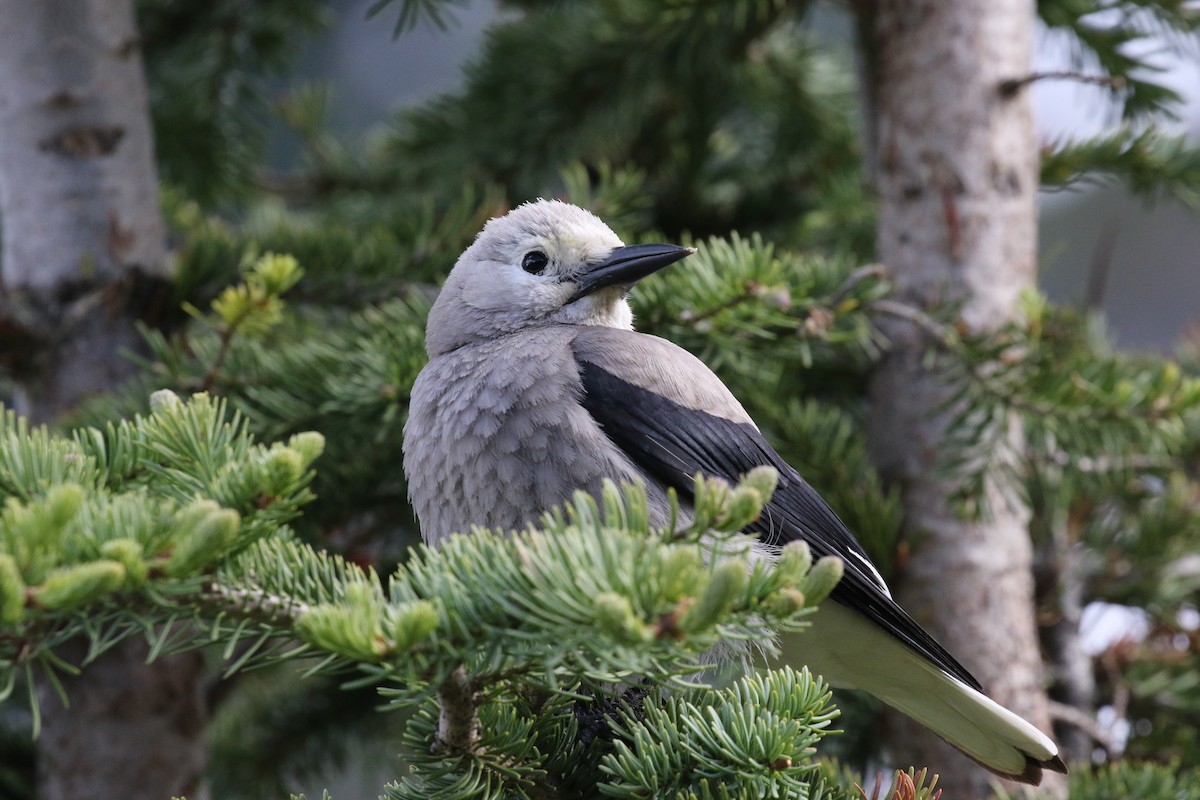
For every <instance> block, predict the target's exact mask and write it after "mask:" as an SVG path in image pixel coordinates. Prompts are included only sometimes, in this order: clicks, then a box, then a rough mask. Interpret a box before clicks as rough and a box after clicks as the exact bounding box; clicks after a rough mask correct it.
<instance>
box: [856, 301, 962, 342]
mask: <svg viewBox="0 0 1200 800" xmlns="http://www.w3.org/2000/svg"><path fill="white" fill-rule="evenodd" d="M868 308H870V310H872V311H878V312H879V313H881V314H888V315H889V316H893V317H898V318H899V319H903V320H906V321H908V322H911V323H913V324H914V325H916V326H917V327H918V328H920V329H921V330H923V331H925V332H926V333H928V334H930V335H931V336H933V338H935V339H937V340H938V341H939V342H941V343H942V344H944V345H946V346H950V345H953V344H954V343H955V342H956V341H958V337H957V336H955V335H954V332H953V331H952V330H951V328H950V327H948V326H946V325H943V324H942V323H940V322H938V321H937V320H936V319H934V318H933V317H931V316H929V315H928V314H926V313H925V312H924V311H922V310H921V309H919V308H916V307H915V306H910V305H907V304H905V303H898V302H896V301H895V300H888V299H886V298H885V299H882V300H876V301H874V302H872V303H871V305H870V306H868Z"/></svg>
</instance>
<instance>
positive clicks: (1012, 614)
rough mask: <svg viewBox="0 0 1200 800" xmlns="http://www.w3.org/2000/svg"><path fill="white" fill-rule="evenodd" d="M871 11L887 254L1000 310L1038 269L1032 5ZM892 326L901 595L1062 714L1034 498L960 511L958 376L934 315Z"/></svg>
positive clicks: (881, 386)
mask: <svg viewBox="0 0 1200 800" xmlns="http://www.w3.org/2000/svg"><path fill="white" fill-rule="evenodd" d="M862 13H863V15H864V16H863V22H864V24H863V25H862V29H863V30H864V34H865V35H864V42H863V46H864V47H865V48H869V51H868V52H869V57H867V58H864V59H863V63H864V64H866V65H867V68H868V69H869V70H870V74H869V75H868V80H871V81H872V83H873V85H872V86H871V90H870V91H869V92H867V93H866V96H868V97H873V98H874V102H875V104H876V105H875V107H874V108H873V109H870V110H869V111H868V119H869V120H870V122H871V124H872V126H873V131H872V135H871V136H870V137H869V141H871V142H872V144H873V147H872V151H873V154H872V155H873V158H874V163H873V164H872V165H871V167H872V169H871V171H872V173H873V175H874V179H875V182H876V186H877V189H878V193H879V201H880V209H879V214H880V216H879V227H878V231H877V234H878V235H877V247H878V256H879V259H880V260H881V261H882V263H883V264H885V265H886V267H887V269H888V272H889V275H890V276H891V279H892V280H893V282H894V285H895V290H896V296H897V298H898V299H900V300H902V301H904V302H906V303H909V304H912V305H913V306H916V307H917V308H920V309H928V308H932V307H933V306H935V305H940V304H942V303H945V302H947V301H957V302H961V303H962V311H961V324H962V325H964V326H965V327H966V328H967V329H970V330H974V331H979V330H987V329H991V328H995V327H997V326H999V325H1002V324H1003V323H1005V322H1006V321H1007V320H1009V319H1011V318H1012V316H1013V315H1014V313H1016V306H1017V301H1018V298H1019V295H1020V293H1021V291H1022V290H1024V289H1026V288H1028V287H1031V286H1032V285H1033V282H1034V273H1035V247H1036V237H1035V232H1036V227H1035V212H1036V192H1037V146H1036V142H1035V139H1034V131H1033V123H1032V119H1031V115H1030V108H1029V102H1028V97H1027V96H1026V94H1025V93H1023V92H1022V93H1017V94H1015V95H1013V94H1005V93H1004V92H1002V90H1001V82H1002V81H1004V80H1005V79H1009V78H1017V77H1021V76H1023V75H1025V74H1027V73H1028V71H1029V69H1030V63H1031V59H1030V55H1031V54H1030V48H1031V46H1032V42H1033V23H1034V4H1033V2H1032V0H959V1H958V2H945V0H876V2H874V3H872V4H869V5H868V6H867V7H865V8H863V9H862ZM886 333H887V335H888V336H889V338H890V340H891V343H892V346H891V349H890V350H889V353H888V355H887V356H886V357H885V359H884V360H883V362H882V363H881V364H880V366H879V369H878V371H877V372H876V373H875V375H874V376H873V378H872V384H871V401H872V402H871V409H872V412H871V413H872V419H871V438H872V448H873V453H874V455H875V457H876V461H877V463H878V465H879V466H880V468H881V470H882V471H883V473H884V474H885V475H886V476H887V477H888V478H889V479H890V480H892V481H893V482H895V483H896V484H897V485H899V486H900V487H901V490H902V492H903V498H904V504H905V511H906V521H905V536H906V537H907V541H908V544H909V545H910V548H911V550H910V553H911V555H910V558H909V559H908V566H907V572H906V574H905V575H904V576H903V579H902V581H901V583H902V585H901V586H900V587H899V588H900V601H901V604H902V605H904V606H905V608H907V609H908V611H909V612H910V613H911V614H912V615H913V616H914V617H915V618H916V619H917V621H918V622H920V623H921V624H922V625H924V626H925V627H926V628H928V629H929V631H930V632H931V633H932V634H933V635H934V636H935V637H936V638H937V639H938V640H940V641H941V642H942V643H944V644H945V645H946V647H947V648H948V649H949V650H950V652H952V653H954V654H955V655H956V657H958V658H959V659H960V660H961V661H962V662H963V664H964V665H965V666H966V667H967V668H968V669H970V670H971V671H972V672H973V673H974V674H975V675H976V676H977V677H978V678H979V680H980V681H981V682H982V683H983V685H984V687H985V688H986V689H987V691H988V693H989V694H990V695H991V696H992V697H993V698H995V699H996V700H997V701H999V702H1000V703H1002V704H1004V705H1005V706H1007V707H1008V708H1011V709H1012V710H1013V711H1015V712H1016V713H1018V714H1020V715H1021V716H1023V717H1025V718H1026V719H1028V720H1030V721H1031V722H1033V723H1034V724H1035V725H1037V726H1038V727H1040V728H1042V729H1044V730H1049V718H1048V714H1047V705H1046V694H1045V689H1044V686H1043V668H1042V662H1041V658H1040V656H1039V653H1038V642H1037V635H1036V625H1035V621H1034V605H1033V578H1032V547H1031V543H1030V539H1029V531H1028V520H1029V513H1028V510H1027V509H1026V508H1024V507H1022V506H1021V505H1020V503H1019V501H1018V500H1016V499H1015V498H1011V497H1005V498H1001V497H1000V492H999V490H998V489H997V488H996V483H995V482H991V486H990V488H989V490H988V493H989V495H991V496H990V497H989V498H988V499H989V509H990V515H989V516H988V517H987V518H986V519H978V520H964V519H962V518H960V517H959V516H958V515H956V513H955V511H954V510H953V508H952V505H951V502H950V499H949V498H950V494H951V491H952V489H953V485H952V483H951V482H949V481H947V480H943V479H939V477H937V476H936V475H935V474H934V465H935V464H936V463H937V462H938V459H939V457H940V455H941V453H942V447H943V444H942V442H943V437H944V435H945V431H946V427H947V424H948V422H949V419H950V416H951V412H945V411H943V412H935V409H937V408H939V406H940V405H942V404H943V402H944V401H945V399H946V398H947V397H948V396H949V395H950V393H951V391H952V387H950V386H948V385H947V382H946V378H945V376H944V375H941V374H939V373H938V371H937V369H936V368H931V367H930V366H929V365H928V363H927V362H926V361H925V360H924V356H925V354H926V352H927V350H928V349H929V348H930V346H931V342H930V341H929V334H928V333H927V332H926V331H924V330H922V329H921V328H920V327H919V326H916V325H913V324H911V323H908V322H900V321H898V320H897V321H896V323H895V324H892V325H888V326H887V327H886ZM1013 444H1014V445H1015V444H1018V442H1014V443H1013ZM897 728H898V730H899V733H900V735H898V736H896V737H895V738H894V742H893V744H894V755H895V757H896V760H897V761H898V762H899V763H900V764H904V765H908V764H915V765H917V766H928V767H929V768H930V769H931V770H932V771H934V772H937V773H939V774H940V775H941V781H940V783H939V786H944V787H945V789H946V794H947V796H948V797H954V798H956V800H967V799H968V798H984V797H988V796H989V795H990V792H989V791H988V783H989V781H990V780H991V776H990V775H989V774H988V773H986V772H985V771H984V770H983V769H982V768H980V767H977V766H975V765H974V764H973V763H972V762H970V761H969V760H967V759H966V758H965V757H964V756H961V755H959V754H958V753H957V752H956V751H954V750H953V749H952V748H950V747H949V745H947V744H945V743H944V742H942V741H941V740H940V739H938V738H937V737H935V736H933V734H931V733H929V732H928V731H926V730H924V729H922V728H918V727H917V726H916V725H914V724H913V723H911V722H909V721H908V720H897ZM1057 781H1058V778H1057V776H1049V775H1048V776H1047V783H1048V784H1052V785H1053V784H1055V783H1056V782H1057ZM1057 786H1058V787H1059V791H1062V786H1063V784H1061V783H1057Z"/></svg>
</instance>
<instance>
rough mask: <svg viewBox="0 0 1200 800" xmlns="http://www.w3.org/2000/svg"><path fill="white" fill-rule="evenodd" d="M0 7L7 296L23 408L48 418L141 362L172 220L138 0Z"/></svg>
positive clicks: (41, 0)
mask: <svg viewBox="0 0 1200 800" xmlns="http://www.w3.org/2000/svg"><path fill="white" fill-rule="evenodd" d="M0 19H2V20H3V21H4V22H3V24H2V25H0V220H2V222H3V225H4V236H3V240H4V241H3V250H2V251H0V276H2V278H3V288H2V290H0V299H2V300H3V306H4V308H3V311H4V317H5V321H6V322H13V323H16V327H17V328H18V329H19V330H20V332H21V335H22V336H23V337H24V338H23V341H22V343H23V344H24V349H25V350H26V352H24V353H18V354H14V355H13V358H15V359H18V360H20V361H21V363H19V364H18V365H17V367H18V369H17V371H18V372H19V373H20V374H18V383H20V384H21V395H20V396H19V397H18V398H17V401H18V405H19V406H20V407H19V408H18V409H17V410H18V411H20V412H22V413H26V414H28V415H29V416H31V417H33V418H35V419H39V420H48V419H52V418H53V417H55V416H57V415H58V414H59V413H60V412H62V411H64V410H68V409H69V408H71V407H72V406H73V405H74V404H75V403H76V402H77V401H78V400H79V399H80V397H82V396H84V395H86V394H87V393H89V391H96V390H97V389H104V388H109V387H111V386H112V385H113V384H114V383H115V382H116V381H118V380H119V379H120V378H122V377H124V376H125V375H127V374H128V373H129V372H130V367H129V365H128V362H127V360H126V359H124V358H121V357H120V356H119V355H118V350H119V349H120V348H122V347H127V346H136V345H137V344H138V341H139V340H138V337H137V334H136V332H135V331H134V330H133V326H132V324H130V320H129V319H127V316H128V315H127V313H126V312H127V310H128V306H129V305H130V298H131V296H132V297H133V298H134V299H136V295H137V288H136V284H137V283H138V282H139V281H144V280H145V279H146V278H148V277H152V278H156V279H159V280H161V279H164V278H165V277H166V276H167V269H168V265H167V258H166V244H165V232H164V226H163V221H162V215H161V213H160V211H159V207H158V180H157V175H156V171H155V166H154V143H153V136H152V132H151V128H150V118H149V112H148V108H147V100H146V82H145V77H144V75H143V74H142V61H141V51H140V49H139V47H138V38H137V30H136V28H135V26H134V17H133V6H132V2H131V0H38V1H37V2H28V0H0ZM22 356H23V357H24V358H23V359H22Z"/></svg>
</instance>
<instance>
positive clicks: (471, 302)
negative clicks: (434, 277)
mask: <svg viewBox="0 0 1200 800" xmlns="http://www.w3.org/2000/svg"><path fill="white" fill-rule="evenodd" d="M693 252H695V250H693V249H692V248H690V247H678V246H676V245H665V244H637V245H628V246H627V245H624V244H622V242H621V240H620V239H619V238H618V237H617V235H616V234H615V233H613V232H612V230H611V229H609V227H608V226H607V225H605V224H604V223H603V222H601V221H600V220H599V219H598V218H597V217H596V216H595V215H593V214H592V213H591V212H589V211H585V210H584V209H582V208H578V207H576V206H573V205H569V204H567V203H562V202H559V201H557V200H538V201H536V202H532V203H526V204H524V205H522V206H520V207H518V208H516V209H514V210H513V211H511V212H509V213H508V214H506V215H505V216H503V217H497V218H496V219H493V220H491V221H490V222H488V223H487V225H485V226H484V227H483V231H481V232H480V234H479V236H478V237H477V238H476V239H475V243H474V244H472V245H471V246H470V247H468V248H467V249H466V250H465V251H464V252H463V254H462V255H461V256H460V257H459V259H458V262H457V263H456V264H455V265H454V269H453V270H451V272H450V276H449V277H448V278H447V279H446V284H445V286H443V287H442V291H441V293H440V294H439V295H438V299H437V301H436V302H435V303H434V305H433V309H432V310H431V311H430V313H429V323H428V326H427V329H426V336H425V341H426V349H427V350H428V351H429V355H430V356H431V357H432V356H436V355H439V354H441V353H446V352H449V351H451V350H454V349H456V348H458V347H461V346H463V345H465V344H469V343H471V342H475V341H480V340H485V339H493V338H495V337H497V336H504V335H507V334H510V333H516V332H517V331H521V330H524V329H526V328H530V327H535V326H541V325H547V324H557V323H566V324H573V325H606V326H608V327H613V328H626V329H628V328H631V327H632V326H633V313H632V312H631V311H630V309H629V304H628V303H627V302H626V301H625V296H626V295H627V294H628V293H629V289H630V287H632V286H633V284H634V283H636V282H637V281H639V280H641V279H642V278H644V277H646V276H647V275H649V274H651V273H653V272H656V271H657V270H659V269H662V268H663V267H665V266H667V265H668V264H672V263H674V262H676V261H678V260H679V259H681V258H683V257H685V256H687V255H689V254H691V253H693Z"/></svg>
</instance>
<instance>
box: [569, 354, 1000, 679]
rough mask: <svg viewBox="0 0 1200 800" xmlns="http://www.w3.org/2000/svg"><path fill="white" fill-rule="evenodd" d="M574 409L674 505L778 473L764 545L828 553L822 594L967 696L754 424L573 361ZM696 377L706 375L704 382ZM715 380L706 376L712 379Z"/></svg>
mask: <svg viewBox="0 0 1200 800" xmlns="http://www.w3.org/2000/svg"><path fill="white" fill-rule="evenodd" d="M578 363H579V373H580V378H581V380H582V383H583V396H582V398H581V402H582V404H583V406H584V408H586V409H587V411H588V413H590V414H591V415H592V417H593V418H594V419H595V420H596V422H598V423H599V424H600V426H601V428H603V430H604V432H605V434H606V435H607V436H608V438H609V439H610V440H611V441H612V442H613V444H615V445H616V446H617V447H619V448H620V449H621V450H622V451H623V452H624V453H625V454H626V455H627V456H628V457H629V459H630V460H631V461H633V462H634V463H635V464H637V465H638V467H640V468H641V469H642V470H644V471H645V472H646V473H647V474H649V475H652V476H654V477H655V478H656V479H658V480H659V481H661V482H662V483H663V484H664V485H665V486H672V487H674V488H675V490H676V491H677V492H678V493H679V495H680V497H681V498H684V499H690V498H691V497H692V490H693V481H694V478H695V475H696V473H697V472H701V473H704V474H705V475H713V476H716V477H720V478H724V479H725V480H728V481H730V482H736V481H737V480H738V479H739V478H740V477H741V476H742V475H744V474H745V473H746V472H748V471H750V470H751V469H753V468H754V467H757V466H762V465H768V466H771V467H774V468H775V469H776V470H778V472H779V486H778V488H777V489H776V491H775V495H774V496H773V497H772V498H771V501H770V502H769V503H768V504H767V506H766V508H764V509H763V515H762V518H761V519H760V520H759V521H758V522H756V523H754V525H752V526H751V528H750V529H751V530H753V531H754V532H755V533H757V534H759V535H760V537H761V538H762V539H763V540H764V541H765V542H767V543H768V544H772V545H783V544H786V543H787V542H790V541H792V540H795V539H802V540H804V541H805V542H807V543H808V546H809V547H810V548H811V549H812V552H813V554H814V555H815V556H816V557H818V558H819V557H822V556H829V555H834V556H838V557H840V558H841V559H842V561H843V562H844V563H845V567H846V569H845V574H844V576H843V577H842V580H841V581H840V582H839V583H838V585H837V587H836V588H835V589H834V590H833V594H832V595H831V597H832V598H833V599H834V600H836V601H837V602H839V603H841V604H842V605H844V606H846V607H848V608H851V609H853V610H855V611H857V612H858V613H859V614H862V615H863V616H864V617H866V618H867V619H869V620H871V621H872V622H874V623H875V624H877V625H879V626H880V627H881V628H883V629H884V630H886V631H888V632H889V633H891V634H892V635H893V636H895V637H897V638H898V639H900V640H901V641H903V642H904V643H906V644H907V645H908V646H909V647H911V648H912V649H913V650H915V651H916V652H918V653H920V654H921V655H922V656H924V657H925V658H927V659H928V660H929V661H931V662H933V663H934V664H936V665H937V666H938V667H940V668H941V669H943V670H945V671H946V672H948V673H949V674H950V675H953V676H954V677H956V678H958V679H959V680H961V681H962V682H963V683H965V684H967V685H968V686H970V687H972V688H973V689H976V690H979V691H982V687H981V686H980V685H979V682H978V681H977V680H975V678H974V677H973V676H972V675H971V674H970V673H969V672H967V670H966V669H965V668H964V667H963V666H962V665H961V664H959V663H958V661H956V660H955V659H954V657H953V656H951V655H950V654H949V653H947V652H946V650H945V649H944V648H943V647H942V646H941V645H939V644H938V643H937V642H936V641H935V640H934V639H933V637H931V636H930V635H929V634H928V633H926V632H925V630H924V629H922V628H921V626H920V625H918V624H917V623H916V622H915V621H914V620H913V619H912V617H910V616H909V615H908V614H907V613H906V612H905V611H904V609H902V608H900V606H898V605H897V604H896V602H895V601H894V600H892V598H891V596H890V594H889V593H888V590H887V586H886V584H884V582H883V579H882V578H881V577H880V576H879V573H878V572H877V571H876V570H875V567H874V566H873V565H872V564H871V562H870V559H868V558H867V554H866V552H864V551H863V549H862V546H861V545H860V544H859V543H858V541H857V540H855V538H854V536H853V535H852V534H851V533H850V531H849V530H848V529H847V528H846V525H845V523H843V522H842V521H841V520H840V519H838V516H837V515H836V514H835V513H834V512H833V510H832V509H831V508H830V507H829V506H828V505H827V504H826V503H825V501H824V500H823V499H822V498H821V496H820V495H819V494H817V492H816V490H814V489H813V488H812V487H811V486H809V485H808V483H807V482H806V481H805V480H804V479H803V478H802V477H800V474H799V473H798V472H796V470H794V469H792V467H791V466H789V465H788V464H787V462H785V461H784V460H783V459H782V458H781V457H780V456H779V454H778V453H776V452H775V450H774V449H773V448H772V447H771V446H770V445H769V444H767V442H766V440H765V439H763V436H762V434H761V433H760V432H759V431H758V429H757V428H755V427H754V426H753V425H750V424H747V423H739V422H734V421H733V420H729V419H725V418H724V417H720V416H716V415H713V414H708V413H705V412H703V411H697V410H695V409H691V408H687V407H685V406H683V405H680V404H678V403H676V402H674V401H672V400H670V399H669V398H667V397H664V396H662V395H659V394H657V393H655V392H653V391H650V390H648V389H644V388H642V387H640V386H637V385H635V384H632V383H629V382H627V381H623V380H621V379H620V378H618V377H616V376H615V375H613V374H611V373H609V372H608V371H606V370H605V369H604V368H602V367H600V366H597V365H596V364H595V363H592V362H591V361H588V360H585V359H580V360H579V362H578ZM704 377H708V376H707V375H706V376H704ZM712 379H713V380H716V378H715V376H714V377H712Z"/></svg>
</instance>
